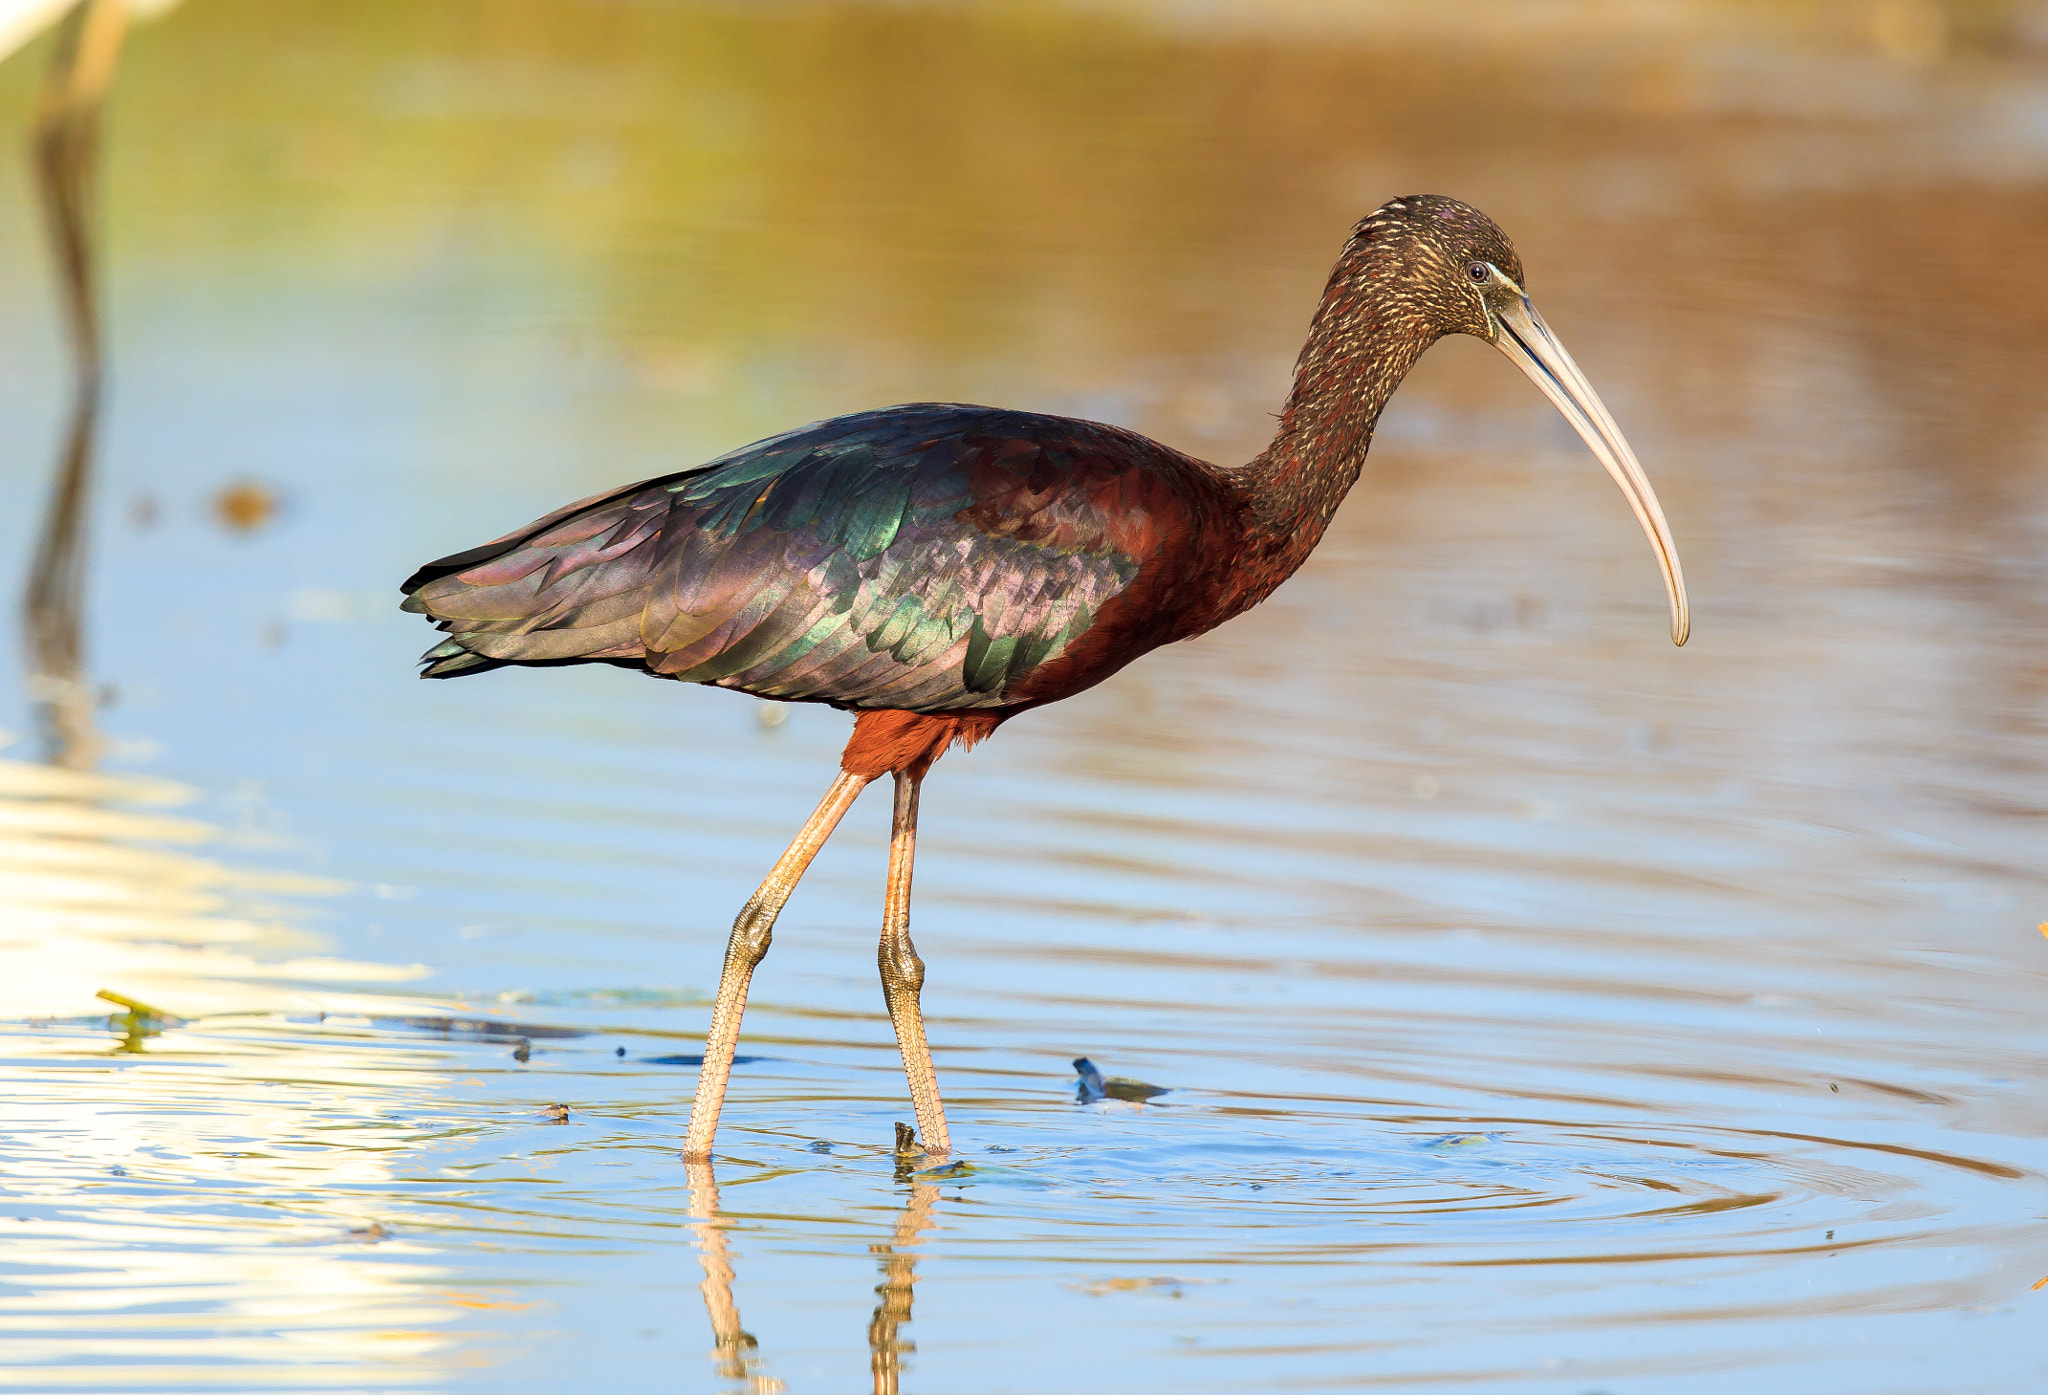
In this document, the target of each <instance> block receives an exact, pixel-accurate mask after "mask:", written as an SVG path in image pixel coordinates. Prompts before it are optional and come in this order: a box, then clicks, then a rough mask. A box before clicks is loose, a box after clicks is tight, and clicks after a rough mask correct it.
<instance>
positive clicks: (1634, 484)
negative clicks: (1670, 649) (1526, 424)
mask: <svg viewBox="0 0 2048 1395" xmlns="http://www.w3.org/2000/svg"><path fill="white" fill-rule="evenodd" d="M1502 279H1503V280H1505V279H1506V278H1502ZM1493 323H1494V334H1493V337H1492V338H1491V339H1490V340H1489V341H1488V342H1490V343H1491V344H1492V345H1493V347H1494V348H1496V349H1499V350H1500V351H1501V352H1502V353H1503V354H1506V355H1507V357H1508V359H1509V361H1510V362H1512V363H1513V364H1514V365H1515V367H1517V368H1519V369H1521V370H1522V371H1523V372H1524V373H1527V374H1528V375H1529V378H1530V380H1531V381H1532V382H1534V383H1535V384H1536V386H1537V387H1539V388H1542V389H1543V395H1544V396H1545V397H1548V398H1549V399H1550V400H1551V402H1552V403H1553V404H1554V405H1555V406H1556V407H1557V410H1558V411H1560V412H1562V413H1564V418H1565V420H1566V421H1568V422H1570V423H1571V424H1572V429H1573V430H1575V431H1577V432H1578V433H1579V435H1580V437H1581V438H1583V439H1584V441H1585V442H1586V444H1587V445H1589V446H1591V447H1592V448H1593V454H1594V455H1596V456H1598V457H1600V463H1601V464H1602V465H1605V466H1606V467H1607V473H1608V474H1610V475H1612V476H1614V482H1615V483H1616V484H1618V485H1620V486H1621V492H1622V493H1623V494H1624V495H1626V496H1627V498H1628V506H1629V507H1630V508H1632V509H1634V510H1635V511H1636V522H1638V523H1640V524H1642V525H1643V532H1645V533H1647V534H1648V535H1649V538H1650V546H1651V547H1653V548H1655V549H1656V551H1657V565H1658V566H1660V567H1662V568H1663V569H1664V588H1665V590H1667V591H1669V592H1670V593H1671V642H1672V643H1673V644H1683V643H1685V639H1686V636H1687V635H1688V634H1690V633H1691V632H1692V618H1691V616H1690V614H1689V612H1688V611H1687V609H1686V604H1685V573H1684V572H1683V571H1681V570H1680V569H1679V566H1678V545H1677V544H1676V543H1674V542H1672V541H1671V526H1670V525H1669V524H1668V523H1666V522H1665V521H1664V510H1663V509H1662V508H1661V507H1660V506H1659V505H1658V503H1657V494H1656V491H1655V490H1653V489H1651V488H1650V480H1649V477H1648V476H1647V475H1645V474H1644V473H1643V467H1642V466H1641V465H1638V464H1637V463H1636V455H1635V452H1634V451H1632V450H1630V449H1629V448H1628V442H1627V441H1625V440H1623V439H1622V435H1621V428H1620V427H1618V426H1616V425H1615V424H1614V418H1613V417H1611V416H1609V415H1608V414H1607V408H1606V406H1605V404H1603V403H1602V402H1601V401H1600V394H1598V393H1597V392H1594V391H1593V385H1592V384H1591V383H1589V382H1587V381H1586V375H1585V374H1583V373H1581V372H1580V371H1579V365H1578V364H1576V363H1573V362H1572V356H1571V355H1570V354H1568V353H1566V352H1565V351H1564V345H1562V344H1560V343H1558V342H1557V336H1556V335H1554V334H1552V333H1551V332H1550V326H1549V325H1547V324H1545V323H1543V317H1542V316H1541V315H1539V314H1537V313H1536V307H1535V306H1534V305H1532V304H1530V303H1529V297H1528V296H1526V295H1523V294H1522V293H1521V292H1520V289H1519V288H1517V289H1516V292H1515V295H1514V299H1513V301H1512V303H1511V304H1509V305H1508V306H1507V308H1506V309H1505V310H1503V309H1500V308H1498V307H1496V308H1495V310H1494V316H1493Z"/></svg>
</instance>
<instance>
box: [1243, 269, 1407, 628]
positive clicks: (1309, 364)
mask: <svg viewBox="0 0 2048 1395" xmlns="http://www.w3.org/2000/svg"><path fill="white" fill-rule="evenodd" d="M1363 270H1364V269H1363V268H1360V269H1351V268H1347V267H1346V266H1344V265H1343V264H1341V263H1340V264H1339V265H1338V268H1337V270H1336V272H1335V273H1334V274H1333V275H1332V276H1331V278H1330V285H1329V288H1328V289H1327V290H1326V291H1324V293H1323V301H1322V304H1321V305H1320V306H1318V307H1317V309H1316V316H1315V320H1314V321H1313V323H1312V324H1311V326H1310V329H1309V337H1308V343H1307V344H1305V345H1304V346H1303V347H1302V351H1301V358H1300V360H1299V361H1298V362H1297V363H1296V364H1295V368H1294V389H1293V391H1292V392H1290V393H1289V394H1288V397H1287V406H1286V408H1285V410H1283V411H1282V412H1281V414H1280V429H1279V430H1278V431H1277V432H1275V433H1274V436H1273V442H1272V444H1271V445H1269V446H1267V447H1266V448H1265V449H1264V450H1263V451H1261V452H1259V454H1258V455H1257V456H1256V457H1255V458H1254V459H1253V460H1251V462H1250V463H1248V464H1246V465H1243V466H1240V467H1239V468H1238V469H1237V470H1236V471H1234V472H1233V475H1234V477H1235V480H1236V482H1237V484H1238V485H1239V487H1240V488H1241V489H1242V490H1243V491H1244V494H1245V496H1246V501H1247V504H1248V517H1247V528H1246V535H1245V555H1244V557H1243V559H1242V565H1244V566H1245V567H1246V568H1247V569H1248V571H1249V573H1250V574H1249V575H1247V576H1246V578H1245V580H1247V581H1249V582H1251V583H1252V584H1253V585H1254V587H1255V588H1262V589H1260V590H1259V594H1258V595H1257V596H1256V597H1254V598H1253V599H1254V600H1258V599H1263V598H1264V595H1265V594H1266V593H1267V592H1270V591H1271V589H1272V588H1273V587H1275V586H1278V585H1279V584H1280V583H1281V582H1282V581H1284V580H1285V579H1286V578H1287V576H1288V575H1289V574H1290V573H1292V572H1293V571H1294V569H1295V568H1296V567H1299V566H1300V565H1301V563H1302V562H1303V560H1305V559H1306V558H1307V557H1308V554H1309V552H1310V551H1311V550H1312V549H1313V548H1314V547H1315V545H1316V544H1317V543H1318V542H1319V541H1321V540H1322V536H1323V530H1324V529H1325V528H1327V527H1328V526H1329V523H1330V518H1331V516H1332V515H1334V514H1335V513H1336V512H1337V505H1338V504H1340V503H1342V502H1343V500H1344V496H1345V494H1347V493H1349V492H1350V489H1351V486H1352V485H1353V484H1355V483H1357V481H1358V475H1359V471H1360V470H1362V469H1363V468H1364V467H1365V453H1366V451H1367V450H1368V449H1369V448H1370V447H1371V445H1372V432H1373V427H1374V426H1375V425H1376V424H1377V423H1378V421H1379V419H1380V412H1381V410H1382V409H1383V408H1385V407H1386V405H1387V399H1388V398H1390V397H1392V396H1393V395H1394V389H1395V388H1397V387H1399V386H1400V384H1401V380H1402V379H1403V378H1404V377H1406V376H1407V374H1408V370H1409V369H1410V368H1413V367H1414V366H1415V361H1416V360H1417V359H1419V358H1421V357H1422V354H1423V351H1424V350H1425V349H1427V348H1428V347H1429V346H1430V345H1431V344H1433V343H1435V342H1436V339H1437V332H1436V330H1435V329H1434V328H1433V327H1431V326H1430V325H1429V324H1428V323H1427V321H1425V320H1424V319H1423V318H1422V317H1421V316H1420V315H1419V314H1417V313H1415V312H1413V311H1412V310H1410V309H1409V308H1408V307H1406V306H1403V305H1401V304H1399V303H1398V302H1393V303H1389V299H1388V298H1387V297H1385V296H1383V295H1382V296H1374V295H1373V294H1372V291H1373V290H1374V288H1375V287H1374V281H1375V280H1376V279H1377V278H1374V277H1372V276H1371V275H1370V274H1369V273H1368V274H1360V271H1363ZM1347 272H1349V273H1350V274H1347Z"/></svg>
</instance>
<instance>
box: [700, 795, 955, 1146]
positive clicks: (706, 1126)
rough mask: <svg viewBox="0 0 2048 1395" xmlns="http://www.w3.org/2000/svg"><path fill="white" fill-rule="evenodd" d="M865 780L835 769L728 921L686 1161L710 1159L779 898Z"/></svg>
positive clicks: (808, 862)
mask: <svg viewBox="0 0 2048 1395" xmlns="http://www.w3.org/2000/svg"><path fill="white" fill-rule="evenodd" d="M867 785H868V781H867V780H866V779H865V778H863V777H862V776H859V775H849V774H847V773H845V772H844V771H842V772H840V776H839V778H838V779H836V780H834V781H833V782H832V788H831V789H829V790H827V791H825V798H824V799H823V800H821V801H820V802H819V804H818V807H817V809H816V811H815V812H813V813H812V814H811V818H810V822H808V823H806V824H805V825H804V826H803V830H802V831H801V832H799V833H798V834H797V835H796V841H795V842H793V843H791V844H790V845H789V850H788V851H787V852H785V853H783V854H782V856H781V857H780V858H779V859H778V860H777V861H776V863H775V869H774V870H773V871H771V872H770V873H769V874H768V880H766V881H764V882H762V883H761V889H760V890H759V891H756V892H755V893H754V895H753V898H752V899H751V900H749V901H748V902H747V904H746V906H745V908H744V909H742V910H741V911H740V914H739V919H737V920H735V921H734V922H733V923H732V939H731V940H729V941H728V942H727V943H726V946H725V970H724V972H722V973H721V974H719V976H718V1001H717V1002H716V1003H715V1004H713V1006H712V1008H711V1030H710V1031H708V1032H707V1033H705V1036H704V1065H703V1068H702V1069H700V1070H699V1071H698V1072H697V1102H696V1103H695V1104H694V1105H692V1106H691V1108H690V1131H689V1133H688V1134H686V1135H685V1136H684V1138H683V1158H684V1160H685V1161H686V1162H708V1161H710V1159H711V1136H712V1135H713V1134H715V1133H717V1132H718V1110H719V1106H720V1105H722V1104H724V1103H725V1082H726V1081H727V1080H728V1079H729V1078H730V1077H731V1075H732V1053H733V1050H734V1048H736V1047H737V1046H738V1045H739V1041H740V1017H741V1015H742V1014H743V1013H745V1012H746V1010H747V984H748V983H749V982H750V981H752V979H753V977H754V966H755V965H756V964H759V963H760V962H761V957H762V956H763V955H765V954H766V953H767V952H768V941H769V940H770V939H771V938H772V936H773V933H774V930H775V917H776V916H778V915H780V914H781V913H782V907H783V903H784V902H786V901H788V900H789V894H790V893H791V892H792V891H795V890H796V884H797V879H798V878H799V877H801V876H803V874H804V869H805V868H806V867H809V866H810V865H811V859H812V858H814V857H816V856H817V855H818V849H819V848H822V847H824V846H825V840H826V839H827V838H829V837H831V836H832V830H833V829H834V828H836V827H837V826H838V824H839V820H840V817H841V816H842V815H844V814H845V813H846V811H847V810H848V809H849V808H851V807H852V806H853V801H854V799H855V797H856V796H858V795H859V794H860V792H861V791H862V790H864V789H866V788H867ZM918 1118H919V1119H920V1120H922V1119H923V1118H924V1116H923V1115H922V1114H920V1115H918ZM941 1127H942V1128H943V1125H941Z"/></svg>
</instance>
